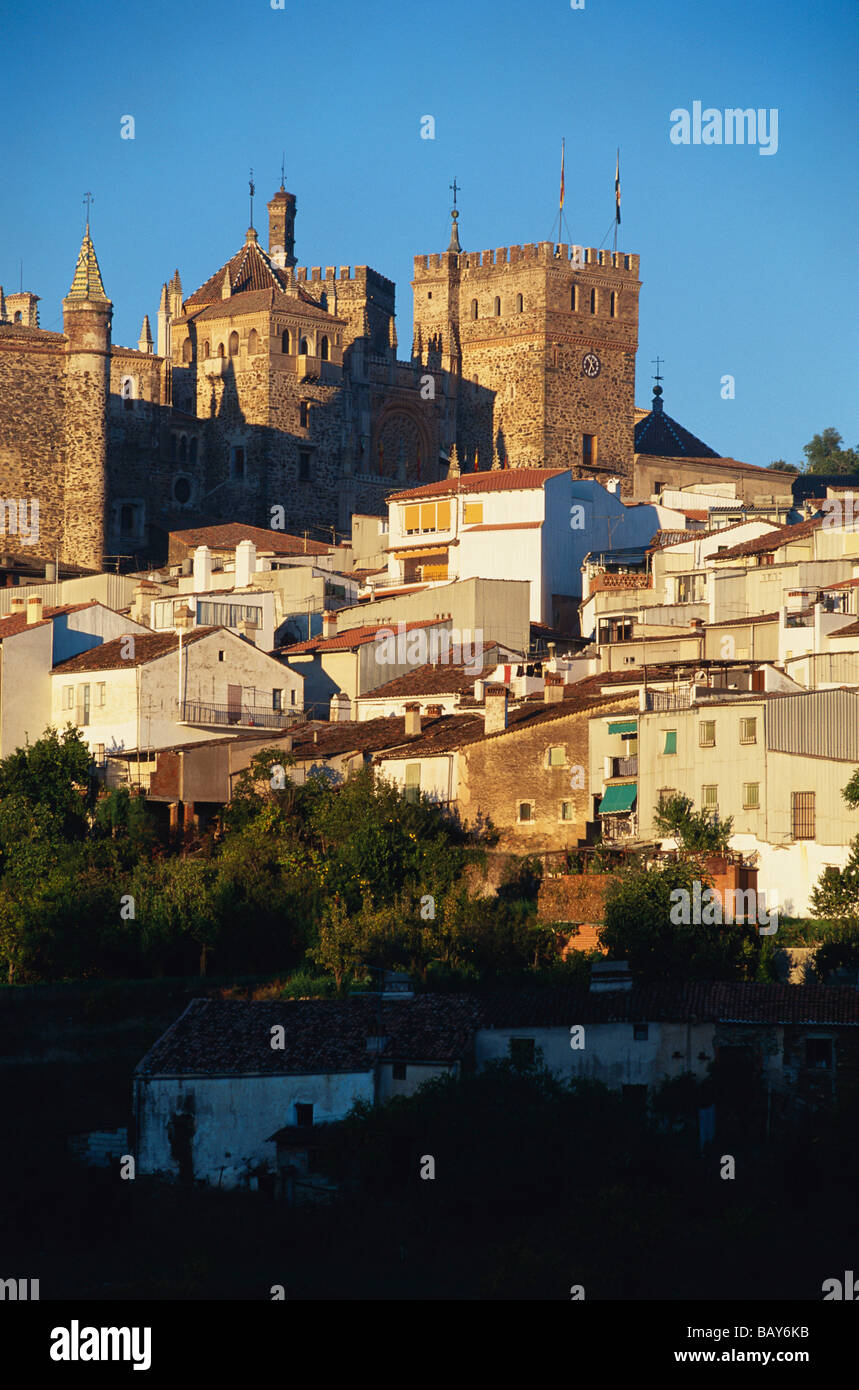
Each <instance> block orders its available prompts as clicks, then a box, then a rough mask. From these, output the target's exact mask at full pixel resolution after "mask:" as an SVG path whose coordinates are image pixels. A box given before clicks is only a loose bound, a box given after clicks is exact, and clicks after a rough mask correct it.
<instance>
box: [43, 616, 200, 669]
mask: <svg viewBox="0 0 859 1390" xmlns="http://www.w3.org/2000/svg"><path fill="white" fill-rule="evenodd" d="M217 631H218V629H217V628H215V627H196V628H194V629H193V630H192V631H191V632H188V633H186V634H185V636H184V638H183V639H182V646H183V647H189V646H190V645H191V644H192V643H193V642H199V641H200V639H201V637H208V636H209V634H210V633H212V632H217ZM127 636H132V637H133V638H134V656H131V657H129V656H123V651H125V650H126V644H127ZM127 636H124V637H114V638H113V639H112V640H111V641H110V642H102V644H101V646H100V647H92V648H91V649H90V650H89V651H88V652H81V653H80V655H79V656H73V657H70V658H69V659H68V661H60V662H58V663H57V665H56V666H55V667H54V674H55V675H60V676H64V675H67V674H68V675H71V674H72V673H73V672H75V671H121V670H124V669H125V667H127V666H145V665H146V663H147V662H149V661H157V660H158V659H159V657H162V656H167V655H168V654H169V653H170V652H175V651H177V650H178V647H179V638H178V636H177V635H176V633H175V632H147V633H142V632H134V633H130V634H127Z"/></svg>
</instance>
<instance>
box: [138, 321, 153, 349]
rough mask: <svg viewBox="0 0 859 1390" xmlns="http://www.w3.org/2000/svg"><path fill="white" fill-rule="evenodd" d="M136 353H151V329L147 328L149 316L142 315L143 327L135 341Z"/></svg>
mask: <svg viewBox="0 0 859 1390" xmlns="http://www.w3.org/2000/svg"><path fill="white" fill-rule="evenodd" d="M137 350H138V352H151V351H152V329H151V328H150V326H149V315H148V314H144V315H143V327H142V328H141V330H140V337H139V338H138V340H137Z"/></svg>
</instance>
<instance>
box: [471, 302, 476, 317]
mask: <svg viewBox="0 0 859 1390" xmlns="http://www.w3.org/2000/svg"><path fill="white" fill-rule="evenodd" d="M471 317H472V318H473V319H476V318H477V300H476V299H472V301H471Z"/></svg>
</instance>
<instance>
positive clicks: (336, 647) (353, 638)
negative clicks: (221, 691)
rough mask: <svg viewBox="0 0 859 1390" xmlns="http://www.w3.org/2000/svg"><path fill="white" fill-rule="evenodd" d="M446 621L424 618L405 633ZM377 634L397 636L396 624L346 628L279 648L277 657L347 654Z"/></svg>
mask: <svg viewBox="0 0 859 1390" xmlns="http://www.w3.org/2000/svg"><path fill="white" fill-rule="evenodd" d="M447 621H448V619H446V618H424V619H423V620H422V621H421V622H414V623H406V626H405V632H406V633H409V632H416V631H417V630H418V629H419V628H426V627H441V626H442V625H443V624H444V623H445V622H447ZM377 632H384V633H385V634H387V633H389V632H393V633H394V634H395V635H396V634H397V626H396V624H393V625H392V624H391V623H367V624H364V625H363V626H361V627H351V628H347V629H346V630H345V631H343V632H338V633H337V634H336V635H335V636H334V637H309V638H306V639H305V640H304V641H303V642H293V644H292V646H291V647H281V648H280V650H279V652H278V655H279V656H298V655H299V654H300V653H301V652H348V651H351V650H352V649H353V648H355V647H363V646H364V645H365V643H367V642H373V641H374V640H375V638H376V633H377Z"/></svg>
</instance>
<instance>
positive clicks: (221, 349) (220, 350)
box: [218, 343, 224, 357]
mask: <svg viewBox="0 0 859 1390" xmlns="http://www.w3.org/2000/svg"><path fill="white" fill-rule="evenodd" d="M218 356H219V357H223V356H224V345H223V343H218Z"/></svg>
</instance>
